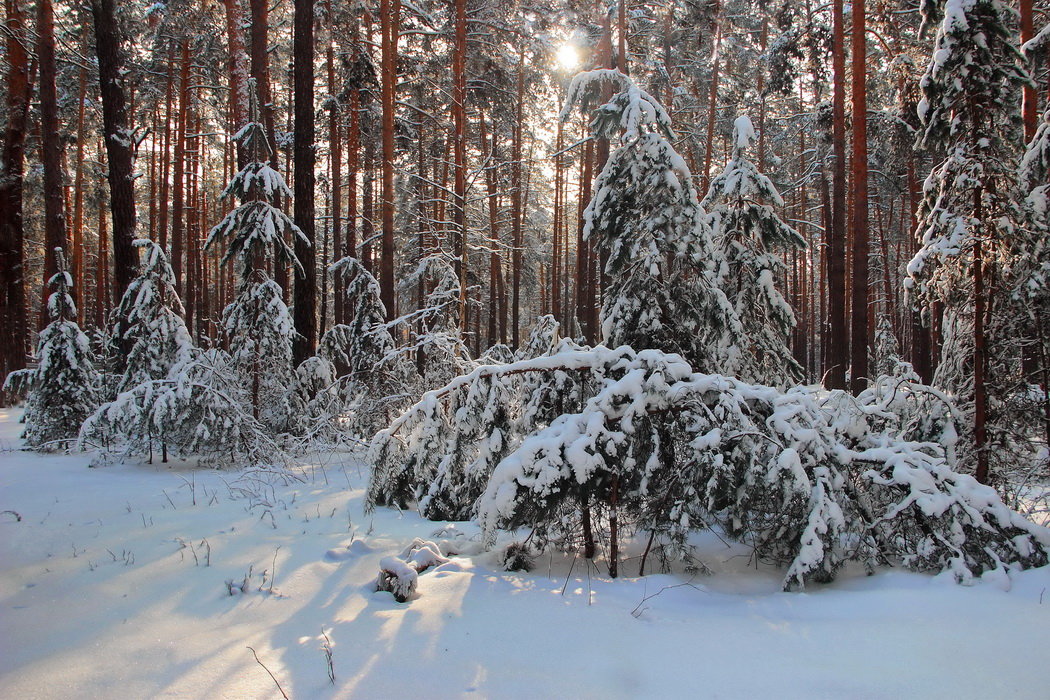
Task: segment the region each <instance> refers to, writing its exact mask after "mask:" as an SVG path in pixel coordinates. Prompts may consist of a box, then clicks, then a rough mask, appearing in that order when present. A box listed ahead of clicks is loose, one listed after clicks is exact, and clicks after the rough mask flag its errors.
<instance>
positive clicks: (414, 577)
mask: <svg viewBox="0 0 1050 700" xmlns="http://www.w3.org/2000/svg"><path fill="white" fill-rule="evenodd" d="M418 582H419V572H418V571H416V570H415V569H414V568H413V567H412V566H411V565H409V564H408V563H407V562H404V561H402V560H401V559H398V558H397V557H383V558H382V559H380V560H379V578H377V579H376V590H377V591H390V593H392V594H393V595H394V600H396V601H397V602H399V603H406V602H408V599H409V598H411V597H412V595H413V594H414V593H415V592H416V585H417V584H418Z"/></svg>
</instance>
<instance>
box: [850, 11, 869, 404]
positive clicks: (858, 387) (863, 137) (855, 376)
mask: <svg viewBox="0 0 1050 700" xmlns="http://www.w3.org/2000/svg"><path fill="white" fill-rule="evenodd" d="M865 20H866V17H865V12H864V3H863V2H854V3H853V42H852V45H853V57H852V58H853V276H852V284H853V290H852V291H853V309H852V313H851V315H850V320H851V330H850V339H851V344H850V348H851V352H850V367H851V371H850V388H851V389H852V391H853V393H854V394H859V393H860V392H861V391H863V390H864V389H866V388H867V385H868V249H869V241H868V235H869V234H868V127H867V124H868V119H867V116H868V97H867V80H866V77H865V76H866V70H867V65H866V61H867V50H866V49H867V46H866V43H865V39H866V36H865Z"/></svg>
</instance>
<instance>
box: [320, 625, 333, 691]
mask: <svg viewBox="0 0 1050 700" xmlns="http://www.w3.org/2000/svg"><path fill="white" fill-rule="evenodd" d="M321 636H322V637H324V644H322V645H321V649H323V650H324V660H325V662H326V663H327V664H328V681H329V682H330V683H331V684H332V685H335V666H334V665H333V663H332V640H331V639H329V638H328V635H327V634H325V631H324V627H322V628H321Z"/></svg>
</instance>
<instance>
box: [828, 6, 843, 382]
mask: <svg viewBox="0 0 1050 700" xmlns="http://www.w3.org/2000/svg"><path fill="white" fill-rule="evenodd" d="M832 15H833V23H834V27H833V30H832V34H833V46H832V74H833V82H834V86H833V89H834V93H833V97H832V117H831V118H832V134H831V147H832V151H833V153H834V163H833V170H832V177H831V182H832V194H831V200H832V201H831V228H830V230H828V231H827V243H828V246H827V256H828V258H827V259H828V323H827V331H828V332H829V333H830V337H829V342H828V345H827V352H828V356H827V357H826V358H825V383H826V384H827V387H828V388H829V389H845V388H846V364H847V363H848V362H849V332H848V328H847V326H846V50H845V45H844V43H845V38H846V35H845V30H844V28H843V19H842V0H834V2H833V4H832Z"/></svg>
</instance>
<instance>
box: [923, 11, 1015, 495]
mask: <svg viewBox="0 0 1050 700" xmlns="http://www.w3.org/2000/svg"><path fill="white" fill-rule="evenodd" d="M922 9H923V17H924V22H925V23H926V24H930V23H932V22H936V21H938V20H940V26H939V28H938V30H937V36H936V40H935V47H934V52H933V57H932V59H931V61H930V64H929V66H928V68H927V70H926V74H925V75H924V76H923V78H922V81H921V83H920V87H921V88H922V92H923V97H922V99H921V100H920V102H919V106H918V110H919V118H920V121H921V122H922V128H921V132H920V136H919V142H918V143H919V146H921V147H924V148H927V149H930V150H932V151H934V152H937V153H943V154H944V160H943V161H942V162H940V163H939V164H938V165H937V166H936V167H935V168H934V169H933V171H932V172H931V173H930V176H929V177H928V178H927V180H926V183H925V185H924V188H923V189H924V200H923V204H922V210H921V212H920V221H919V228H918V235H919V238H920V242H921V247H920V250H919V252H918V253H916V255H915V257H914V258H913V259H912V261H911V262H910V263H909V264H908V274H909V279H908V280H906V285H907V287H908V289H909V290H910V292H911V293H912V294H913V295H914V298H915V299H916V300H918V301H920V302H922V303H927V304H931V303H934V302H940V303H942V304H944V308H945V311H944V314H945V315H944V322H943V327H944V338H943V343H942V349H941V362H940V363H939V365H938V368H937V373H936V375H935V377H934V384H935V385H936V386H939V387H942V388H944V389H946V390H948V391H950V392H952V393H954V394H956V395H957V396H958V397H959V402H960V405H962V406H965V407H966V410H967V412H968V414H969V421H968V423H969V428H968V429H967V431H966V432H967V433H968V434H969V435H970V440H969V441H968V442H969V443H970V445H971V448H970V449H969V450H968V456H967V457H966V458H965V463H966V464H967V465H968V466H969V467H970V468H972V469H973V470H974V473H975V475H976V477H977V479H978V480H979V481H981V482H987V481H988V480H989V477H990V472H991V469H990V464H989V458H990V456H991V455H993V454H994V455H1001V456H1002V457H1003V458H1005V461H1007V462H1008V461H1011V460H1013V459H1014V458H1015V457H1011V456H1008V455H1009V454H1010V453H1012V451H1013V446H1012V445H1010V444H1009V443H1010V442H1011V440H1010V438H1009V436H1008V435H1007V434H1006V433H1005V432H1003V430H1005V429H1006V426H1007V423H1008V422H1009V420H1008V419H1007V417H1006V416H1004V415H998V416H996V415H990V414H989V406H990V405H992V404H998V406H1000V407H1003V406H1006V399H1007V397H1006V396H1005V395H1002V394H1000V395H999V396H997V397H995V399H994V400H990V394H995V393H998V392H1000V390H1001V389H1003V387H1004V385H1007V384H1010V383H1012V382H1006V381H1005V377H1004V376H1002V375H999V374H998V370H1002V371H1003V372H1004V373H1005V372H1006V371H1007V368H1008V366H1010V365H1011V364H1013V363H1012V362H1011V361H1010V360H1009V358H1007V357H1005V354H1006V353H1008V352H1009V350H1010V348H1009V343H1007V342H1005V341H1006V337H1005V336H1002V337H997V334H998V333H1000V332H1001V331H1002V330H1003V329H1005V328H1006V327H1007V326H1009V319H1008V318H1004V317H1003V316H1002V311H1003V309H1002V308H1001V305H1000V302H1001V300H1000V299H998V298H996V297H993V294H996V292H997V291H998V287H999V285H998V284H997V282H996V276H997V275H998V273H999V270H1000V269H1001V267H1002V265H1003V264H1004V262H1005V261H1006V259H1007V258H1008V255H1009V253H1008V250H1007V246H1008V242H1009V241H1010V240H1011V239H1012V238H1013V237H1014V235H1015V225H1014V221H1015V220H1016V215H1017V212H1016V211H1014V209H1013V207H1012V206H1011V203H1010V201H1009V196H1008V195H1009V193H1010V192H1012V191H1013V182H1012V180H1013V167H1012V165H1010V160H1011V159H1010V154H1011V153H1012V152H1013V151H1014V143H1013V141H1012V138H1013V135H1014V134H1019V126H1020V124H1019V121H1018V119H1017V118H1016V115H1017V114H1018V110H1016V109H1013V106H1014V104H1015V103H1016V101H1017V99H1016V98H1017V96H1019V95H1020V89H1019V88H1020V86H1021V85H1022V84H1023V83H1025V82H1026V80H1027V76H1026V75H1025V72H1024V70H1023V69H1022V68H1021V66H1020V63H1019V59H1020V54H1019V51H1018V49H1017V47H1016V46H1015V45H1014V44H1013V37H1012V35H1011V32H1010V30H1009V28H1008V26H1009V10H1008V9H1007V7H1006V6H1005V5H1003V4H1002V2H1000V1H999V0H949V2H947V3H945V4H943V5H942V4H941V3H940V2H939V1H938V0H926V1H924V2H923V4H922ZM1004 125H1005V126H1006V127H1010V126H1013V127H1017V128H1016V129H1013V130H1011V129H1010V128H1004ZM993 369H994V370H996V372H995V373H994V374H996V375H997V376H996V381H995V383H991V382H989V377H991V376H993ZM1012 388H1013V387H1012V386H1011V387H1010V389H1012ZM1007 391H1008V390H1007ZM990 430H991V434H990V433H989V431H990ZM992 445H994V448H993V447H992Z"/></svg>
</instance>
